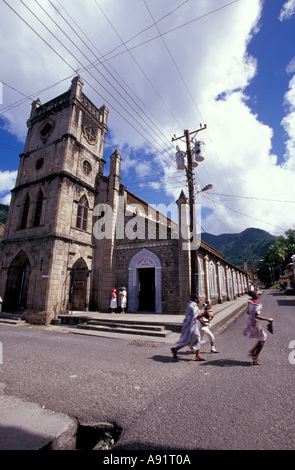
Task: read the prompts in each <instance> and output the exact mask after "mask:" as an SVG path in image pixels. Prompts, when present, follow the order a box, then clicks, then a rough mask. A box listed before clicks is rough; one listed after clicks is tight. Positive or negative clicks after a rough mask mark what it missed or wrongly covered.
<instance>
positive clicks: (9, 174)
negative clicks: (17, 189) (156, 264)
mask: <svg viewBox="0 0 295 470" xmlns="http://www.w3.org/2000/svg"><path fill="white" fill-rule="evenodd" d="M16 176H17V171H0V202H1V204H9V203H10V199H11V194H10V190H11V189H13V188H14V186H15V180H16Z"/></svg>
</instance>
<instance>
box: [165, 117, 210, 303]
mask: <svg viewBox="0 0 295 470" xmlns="http://www.w3.org/2000/svg"><path fill="white" fill-rule="evenodd" d="M206 128H207V126H206V124H205V125H204V127H201V128H200V129H198V130H196V131H193V132H189V131H188V130H185V131H184V135H183V136H181V137H176V135H174V137H173V138H172V142H174V141H175V140H181V139H183V138H185V142H186V152H182V151H181V150H180V149H179V147H176V150H177V152H176V155H175V158H176V163H177V168H178V170H186V178H187V184H188V192H189V208H190V233H191V235H192V236H193V239H194V234H196V233H197V231H196V220H195V219H196V217H195V207H194V203H195V194H199V193H201V192H204V191H208V189H211V188H213V185H212V184H207V185H206V186H205V187H204V188H203V189H201V190H200V191H197V192H196V193H195V191H194V174H193V168H195V167H197V166H198V164H199V162H202V161H203V160H204V157H203V155H202V153H203V151H204V145H205V144H204V142H203V141H200V140H197V141H194V137H195V135H196V134H197V133H198V132H200V131H202V130H204V129H206ZM192 134H193V137H192V139H190V136H191V135H192ZM191 143H193V144H194V148H193V150H191ZM190 254H191V293H193V294H195V293H197V291H198V252H197V246H195V247H192V244H191V243H190Z"/></svg>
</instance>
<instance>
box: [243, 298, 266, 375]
mask: <svg viewBox="0 0 295 470" xmlns="http://www.w3.org/2000/svg"><path fill="white" fill-rule="evenodd" d="M249 295H250V297H251V299H250V300H249V302H248V306H247V313H248V315H249V317H248V321H247V326H246V328H245V329H244V332H243V333H244V336H246V338H256V339H258V343H257V344H256V345H255V346H254V348H253V349H251V350H250V351H249V354H250V356H252V360H253V365H259V366H260V365H261V362H260V361H259V360H258V356H259V354H260V352H261V350H262V348H263V346H264V343H265V341H266V340H267V338H268V336H267V334H266V333H265V331H264V329H263V328H262V326H261V323H260V320H264V321H268V322H269V323H272V322H273V319H272V318H265V317H263V316H262V315H261V310H262V304H261V303H260V302H258V298H259V295H258V293H257V292H255V291H250V292H249Z"/></svg>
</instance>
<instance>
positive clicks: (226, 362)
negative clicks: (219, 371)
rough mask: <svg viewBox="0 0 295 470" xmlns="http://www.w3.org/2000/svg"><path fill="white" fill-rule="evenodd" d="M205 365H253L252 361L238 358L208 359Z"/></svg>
mask: <svg viewBox="0 0 295 470" xmlns="http://www.w3.org/2000/svg"><path fill="white" fill-rule="evenodd" d="M203 365H204V366H207V365H208V366H217V367H236V366H238V367H249V366H251V367H252V362H250V361H239V360H236V359H217V360H215V361H210V360H209V361H206V362H203Z"/></svg>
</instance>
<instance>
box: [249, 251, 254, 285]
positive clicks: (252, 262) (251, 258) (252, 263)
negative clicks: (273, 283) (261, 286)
mask: <svg viewBox="0 0 295 470" xmlns="http://www.w3.org/2000/svg"><path fill="white" fill-rule="evenodd" d="M249 251H250V260H251V266H252V273H253V286H254V289H255V273H254V261H253V257H252V250H251V245H250V244H249Z"/></svg>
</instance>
